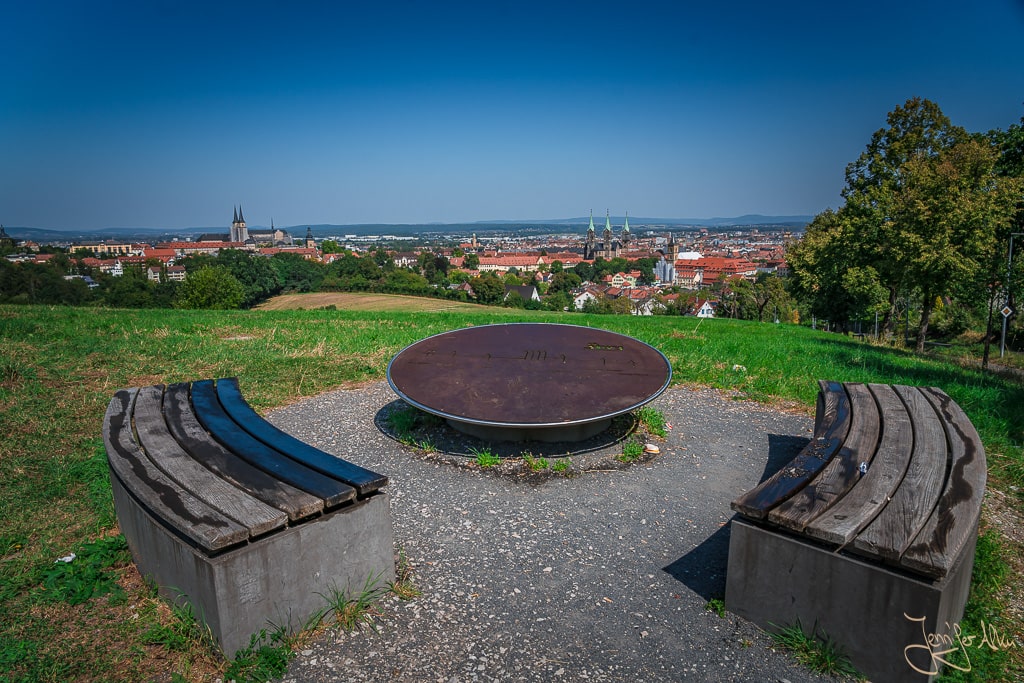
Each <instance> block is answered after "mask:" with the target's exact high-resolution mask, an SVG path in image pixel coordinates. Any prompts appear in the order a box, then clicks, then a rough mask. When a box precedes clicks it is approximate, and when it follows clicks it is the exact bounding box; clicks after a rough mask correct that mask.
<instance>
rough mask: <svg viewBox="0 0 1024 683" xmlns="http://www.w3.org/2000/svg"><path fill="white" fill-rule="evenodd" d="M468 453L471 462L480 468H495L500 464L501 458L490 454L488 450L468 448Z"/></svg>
mask: <svg viewBox="0 0 1024 683" xmlns="http://www.w3.org/2000/svg"><path fill="white" fill-rule="evenodd" d="M469 452H470V454H471V455H472V456H473V461H474V462H476V464H477V465H479V466H480V467H483V468H487V467H495V466H496V465H498V464H499V463H501V458H500V457H498V456H497V455H495V454H494V453H492V452H491V449H489V448H480V449H477V448H470V449H469Z"/></svg>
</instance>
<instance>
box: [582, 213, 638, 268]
mask: <svg viewBox="0 0 1024 683" xmlns="http://www.w3.org/2000/svg"><path fill="white" fill-rule="evenodd" d="M631 239H632V235H630V234H629V214H628V213H627V214H626V218H625V221H624V222H623V224H622V232H620V233H619V239H615V237H614V236H613V235H612V219H611V216H610V215H609V214H608V212H607V211H606V212H605V215H604V232H603V233H602V234H601V241H600V242H598V241H597V231H596V230H595V229H594V211H593V209H591V211H590V228H589V229H588V230H587V240H586V242H584V244H583V258H584V259H586V260H588V261H589V260H593V259H595V258H597V257H598V256H600V257H601V258H603V259H604V260H605V261H611V260H612V259H613V258H615V257H617V256H619V254H620V252H624V251H625V250H626V245H627V244H629V242H630V240H631Z"/></svg>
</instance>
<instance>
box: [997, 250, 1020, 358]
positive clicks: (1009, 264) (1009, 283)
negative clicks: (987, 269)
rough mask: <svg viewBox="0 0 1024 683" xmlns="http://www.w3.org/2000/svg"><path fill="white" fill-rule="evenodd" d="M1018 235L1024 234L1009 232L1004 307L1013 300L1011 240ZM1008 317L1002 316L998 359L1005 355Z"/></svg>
mask: <svg viewBox="0 0 1024 683" xmlns="http://www.w3.org/2000/svg"><path fill="white" fill-rule="evenodd" d="M1018 235H1024V232H1011V233H1010V253H1009V255H1008V256H1007V257H1006V306H1009V305H1010V300H1011V299H1012V298H1013V297H1012V296H1010V294H1011V287H1012V285H1013V283H1012V278H1013V238H1014V237H1016V236H1018ZM1009 322H1010V316H1008V315H1005V314H1004V315H1003V334H1002V337H1001V338H1000V340H999V357H1000V358H1002V357H1003V356H1004V355H1006V328H1007V326H1008V325H1009Z"/></svg>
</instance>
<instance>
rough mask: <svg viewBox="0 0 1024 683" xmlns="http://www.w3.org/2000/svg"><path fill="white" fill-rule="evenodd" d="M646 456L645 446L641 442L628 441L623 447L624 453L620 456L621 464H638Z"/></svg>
mask: <svg viewBox="0 0 1024 683" xmlns="http://www.w3.org/2000/svg"><path fill="white" fill-rule="evenodd" d="M643 454H644V445H643V444H642V443H640V442H639V441H627V442H626V443H625V444H623V446H622V453H621V454H620V455H619V456H618V459H619V460H620V461H621V462H636V461H637V460H639V459H640V456H641V455H643Z"/></svg>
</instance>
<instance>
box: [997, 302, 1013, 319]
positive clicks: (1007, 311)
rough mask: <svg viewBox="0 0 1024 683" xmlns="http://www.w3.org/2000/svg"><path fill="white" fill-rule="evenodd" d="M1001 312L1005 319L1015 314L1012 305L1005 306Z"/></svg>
mask: <svg viewBox="0 0 1024 683" xmlns="http://www.w3.org/2000/svg"><path fill="white" fill-rule="evenodd" d="M999 312H1000V313H1002V314H1003V317H1004V318H1009V317H1010V316H1011V315H1013V314H1014V313H1015V311H1014V310H1013V308H1011V307H1010V304H1006V305H1005V306H1003V308H1002V309H1001V310H1000V311H999Z"/></svg>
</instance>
